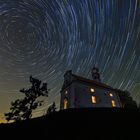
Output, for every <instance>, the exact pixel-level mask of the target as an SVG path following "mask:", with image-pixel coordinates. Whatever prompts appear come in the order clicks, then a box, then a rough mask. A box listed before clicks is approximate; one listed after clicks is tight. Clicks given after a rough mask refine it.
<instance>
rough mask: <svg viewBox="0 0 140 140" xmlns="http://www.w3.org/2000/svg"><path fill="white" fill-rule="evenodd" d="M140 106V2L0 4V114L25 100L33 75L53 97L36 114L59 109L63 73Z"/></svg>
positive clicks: (11, 0)
mask: <svg viewBox="0 0 140 140" xmlns="http://www.w3.org/2000/svg"><path fill="white" fill-rule="evenodd" d="M94 64H96V66H97V67H99V69H100V72H101V78H102V82H104V83H106V84H108V85H110V86H112V87H114V88H119V89H123V90H128V91H129V92H130V93H131V95H132V97H133V98H134V99H135V100H136V101H137V102H140V1H139V0H0V112H1V114H2V113H3V112H6V111H8V109H9V105H10V102H11V101H13V100H15V99H17V98H19V97H21V94H20V93H19V92H18V91H19V89H20V88H23V87H26V86H28V85H29V82H28V81H29V80H28V77H29V75H31V74H32V75H33V76H34V77H36V78H39V79H41V80H42V81H44V82H45V81H46V82H48V87H49V88H50V89H51V91H50V97H49V98H47V99H46V100H45V104H44V105H43V106H42V107H41V108H40V109H38V111H36V112H34V113H35V115H39V114H41V113H42V112H43V111H42V110H44V109H46V108H47V106H48V105H49V104H50V103H52V101H56V103H57V106H59V100H60V94H59V91H60V88H61V86H62V83H63V74H64V72H65V71H66V70H68V69H72V70H73V73H75V74H78V75H81V76H83V77H87V78H91V74H90V70H91V68H92V67H93V65H94Z"/></svg>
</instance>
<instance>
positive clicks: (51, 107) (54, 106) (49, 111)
mask: <svg viewBox="0 0 140 140" xmlns="http://www.w3.org/2000/svg"><path fill="white" fill-rule="evenodd" d="M54 112H56V105H55V102H53V104H52V105H50V106H49V108H48V110H47V114H50V113H54Z"/></svg>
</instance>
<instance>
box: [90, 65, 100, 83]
mask: <svg viewBox="0 0 140 140" xmlns="http://www.w3.org/2000/svg"><path fill="white" fill-rule="evenodd" d="M91 74H92V78H93V80H95V81H97V82H101V79H100V74H99V69H98V68H96V67H95V66H94V67H93V68H92V71H91Z"/></svg>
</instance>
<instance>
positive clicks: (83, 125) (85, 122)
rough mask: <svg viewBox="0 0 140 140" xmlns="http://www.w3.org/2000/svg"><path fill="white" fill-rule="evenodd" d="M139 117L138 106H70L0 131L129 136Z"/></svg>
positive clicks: (59, 135) (33, 133)
mask: <svg viewBox="0 0 140 140" xmlns="http://www.w3.org/2000/svg"><path fill="white" fill-rule="evenodd" d="M139 119H140V110H139V109H119V108H113V109H112V108H110V109H109V108H106V109H105V108H94V109H93V108H89V109H67V110H63V111H59V112H55V113H53V114H50V115H47V116H43V117H39V118H34V119H31V120H29V121H22V122H19V123H11V124H2V125H0V130H1V131H0V132H2V131H3V132H7V133H11V132H12V135H16V134H22V136H23V137H24V136H25V135H23V134H26V135H30V136H32V137H34V136H37V135H41V136H51V137H63V136H64V135H67V136H69V137H71V136H72V135H74V136H83V135H84V136H86V135H87V134H90V135H91V134H93V135H94V136H99V137H100V136H102V135H98V133H106V135H109V134H115V135H117V134H119V135H120V134H125V135H126V136H128V135H129V134H131V133H132V130H134V128H136V127H137V126H139ZM124 130H125V131H126V132H125V131H124ZM87 132H88V133H87ZM130 132H131V133H130ZM1 134H2V133H1Z"/></svg>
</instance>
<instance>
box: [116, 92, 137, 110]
mask: <svg viewBox="0 0 140 140" xmlns="http://www.w3.org/2000/svg"><path fill="white" fill-rule="evenodd" d="M118 91H119V92H118V93H119V97H120V100H121V103H122V105H123V107H124V108H137V103H136V101H134V100H133V98H132V97H131V96H130V93H129V92H128V91H121V90H118Z"/></svg>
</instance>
